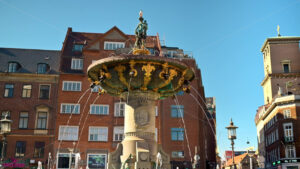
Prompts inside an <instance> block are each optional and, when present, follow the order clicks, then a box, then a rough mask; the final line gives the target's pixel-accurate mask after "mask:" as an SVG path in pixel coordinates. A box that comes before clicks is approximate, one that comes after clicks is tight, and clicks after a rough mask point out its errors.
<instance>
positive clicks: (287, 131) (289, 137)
mask: <svg viewBox="0 0 300 169" xmlns="http://www.w3.org/2000/svg"><path fill="white" fill-rule="evenodd" d="M283 129H284V137H285V140H286V141H293V138H294V137H293V136H294V134H293V123H283Z"/></svg>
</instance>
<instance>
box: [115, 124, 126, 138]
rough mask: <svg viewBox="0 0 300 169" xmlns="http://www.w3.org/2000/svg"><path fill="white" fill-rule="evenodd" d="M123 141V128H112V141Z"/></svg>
mask: <svg viewBox="0 0 300 169" xmlns="http://www.w3.org/2000/svg"><path fill="white" fill-rule="evenodd" d="M123 139H124V127H122V126H118V127H114V141H122V140H123Z"/></svg>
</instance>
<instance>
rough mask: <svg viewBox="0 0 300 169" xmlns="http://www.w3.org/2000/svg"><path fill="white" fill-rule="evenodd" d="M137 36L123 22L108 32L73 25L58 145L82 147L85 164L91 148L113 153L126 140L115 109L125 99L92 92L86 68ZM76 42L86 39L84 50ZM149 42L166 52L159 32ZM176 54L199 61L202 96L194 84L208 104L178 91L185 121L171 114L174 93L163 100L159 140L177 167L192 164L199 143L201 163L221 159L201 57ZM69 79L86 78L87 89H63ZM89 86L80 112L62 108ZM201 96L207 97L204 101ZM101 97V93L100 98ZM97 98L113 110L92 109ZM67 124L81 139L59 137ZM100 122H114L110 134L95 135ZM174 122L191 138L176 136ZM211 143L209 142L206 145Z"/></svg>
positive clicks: (59, 148) (64, 65)
mask: <svg viewBox="0 0 300 169" xmlns="http://www.w3.org/2000/svg"><path fill="white" fill-rule="evenodd" d="M134 41H135V37H134V36H133V35H126V34H124V33H123V32H122V31H120V30H119V29H118V28H117V27H113V28H112V29H110V30H109V31H107V32H106V33H80V32H73V31H72V29H71V28H69V29H68V32H67V35H66V38H65V41H64V45H63V48H62V56H61V67H60V80H59V86H58V100H57V101H58V105H57V110H58V111H57V119H56V130H55V145H54V149H55V153H57V154H59V153H61V154H63V153H70V150H71V151H73V152H80V155H81V159H82V161H81V165H82V166H83V167H85V166H86V165H87V161H88V159H87V155H88V154H103V155H107V153H109V152H112V151H114V150H115V149H116V146H117V144H118V143H120V141H114V138H113V133H114V132H113V131H114V127H116V126H123V125H124V119H123V117H115V115H114V112H115V103H119V102H120V99H119V98H117V97H112V96H110V95H108V94H103V95H100V96H98V94H97V93H95V92H91V90H90V83H89V81H88V79H87V75H86V70H87V67H88V66H89V65H90V64H91V63H92V61H93V60H99V59H102V58H105V57H109V56H114V55H116V53H128V52H130V48H132V47H133V44H134ZM104 42H122V43H124V44H125V48H124V49H123V51H122V50H116V51H115V50H104ZM75 44H82V45H83V50H82V51H78V52H76V51H74V48H73V47H74V45H75ZM146 47H147V48H148V49H150V50H151V51H152V53H153V54H154V55H160V56H162V57H164V56H163V55H162V53H161V52H160V50H161V46H160V42H159V37H158V36H148V37H147V40H146ZM124 51H126V52H124ZM72 58H73V59H76V58H77V59H83V68H82V69H81V70H74V69H71V60H72ZM174 59H180V60H181V61H182V62H184V63H186V64H188V65H189V66H191V67H193V69H194V70H195V72H196V78H195V80H194V81H193V82H192V86H193V87H194V88H195V90H196V91H197V92H199V96H198V94H197V93H196V92H195V91H194V90H191V94H192V95H193V96H194V97H195V98H196V99H197V100H199V103H200V104H201V106H202V107H203V109H201V107H200V106H198V104H197V102H196V101H195V100H194V99H193V97H191V96H189V94H184V95H182V96H181V95H177V96H176V98H175V100H176V99H178V102H179V104H180V105H183V106H184V123H183V121H182V119H181V118H172V117H171V107H172V105H176V102H175V101H174V100H173V99H172V98H168V99H165V100H161V101H158V103H157V106H158V116H157V118H156V128H157V137H158V138H157V140H158V143H159V144H162V147H163V149H164V151H166V152H167V153H168V154H169V155H170V157H171V161H172V165H173V168H176V166H181V167H183V166H186V167H189V168H191V158H193V156H194V155H195V147H197V150H198V153H199V154H200V156H201V168H205V167H206V166H207V164H212V165H214V164H215V158H216V154H215V135H214V134H212V132H210V131H211V129H210V127H209V126H208V124H209V123H212V122H211V120H210V122H208V120H207V118H206V117H205V116H204V111H206V105H205V96H204V87H203V85H202V79H201V72H200V70H199V69H198V68H197V65H196V62H195V60H194V59H192V58H174ZM64 81H80V82H81V90H80V91H63V90H62V89H63V82H64ZM85 91H87V93H86V94H85V95H84V96H83V97H82V100H81V101H80V113H79V114H72V115H70V114H64V113H61V111H60V109H61V104H62V103H72V104H76V103H77V102H78V99H79V98H80V97H81V96H82V95H83V94H84V92H85ZM200 96H201V97H202V99H203V100H204V102H202V101H201V98H200ZM96 98H98V99H97V100H95V99H96ZM176 101H177V100H176ZM92 103H94V104H101V105H108V107H109V108H108V109H109V113H108V114H107V115H94V114H90V113H89V111H90V105H91V104H92ZM191 103H192V104H191ZM65 125H69V126H78V127H79V132H78V135H79V136H78V137H79V139H74V141H60V140H58V138H59V129H60V126H65ZM95 126H97V127H107V128H108V132H107V133H108V135H107V140H105V141H89V127H95ZM213 126H214V125H213ZM214 127H215V126H214ZM171 128H185V129H186V130H185V131H186V134H187V138H188V140H187V139H186V137H185V136H184V140H183V141H172V139H171ZM61 132H62V131H61ZM205 142H206V143H205ZM210 143H214V144H210ZM205 144H206V145H205ZM188 145H189V146H188ZM207 145H209V146H207ZM205 146H207V147H206V148H205ZM182 151H183V152H184V157H181V156H177V157H174V154H175V155H176V154H177V155H178V152H182ZM172 152H173V153H172ZM172 154H173V156H172ZM179 154H180V153H179ZM190 155H191V156H192V157H191V156H190ZM57 157H58V156H57ZM57 161H58V160H57ZM56 166H58V163H56Z"/></svg>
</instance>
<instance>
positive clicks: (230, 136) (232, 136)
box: [226, 119, 238, 169]
mask: <svg viewBox="0 0 300 169" xmlns="http://www.w3.org/2000/svg"><path fill="white" fill-rule="evenodd" d="M237 128H238V127H237V126H235V125H233V122H232V119H231V120H230V125H229V126H227V127H226V129H227V130H228V139H229V140H231V147H232V165H233V167H234V169H236V165H235V163H234V140H235V139H236V129H237Z"/></svg>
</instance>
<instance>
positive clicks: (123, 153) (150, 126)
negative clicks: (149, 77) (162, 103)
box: [108, 91, 171, 169]
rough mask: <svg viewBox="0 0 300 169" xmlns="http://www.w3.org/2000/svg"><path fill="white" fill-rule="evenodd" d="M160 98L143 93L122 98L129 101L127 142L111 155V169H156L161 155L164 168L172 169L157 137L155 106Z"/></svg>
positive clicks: (127, 109) (125, 130)
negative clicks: (158, 154)
mask: <svg viewBox="0 0 300 169" xmlns="http://www.w3.org/2000/svg"><path fill="white" fill-rule="evenodd" d="M159 97H160V95H159V94H158V93H155V92H142V91H140V92H126V93H123V94H122V95H121V98H122V99H124V100H127V99H128V103H127V104H126V105H125V119H124V134H125V139H124V140H123V141H122V143H121V144H120V145H118V147H117V150H116V151H115V152H113V153H110V154H109V156H108V168H109V169H113V168H116V169H119V168H121V167H124V168H127V166H126V165H128V166H129V168H130V169H152V167H153V164H154V163H156V161H157V160H156V156H157V153H158V152H160V154H162V158H163V168H164V169H170V168H171V166H170V158H169V156H168V155H167V154H166V153H165V152H164V151H163V150H162V148H161V147H160V146H158V144H157V142H156V137H155V113H156V112H155V106H156V102H157V100H158V99H159ZM118 157H120V160H119V159H118ZM121 164H123V166H122V165H121ZM122 169H123V168H122Z"/></svg>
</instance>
